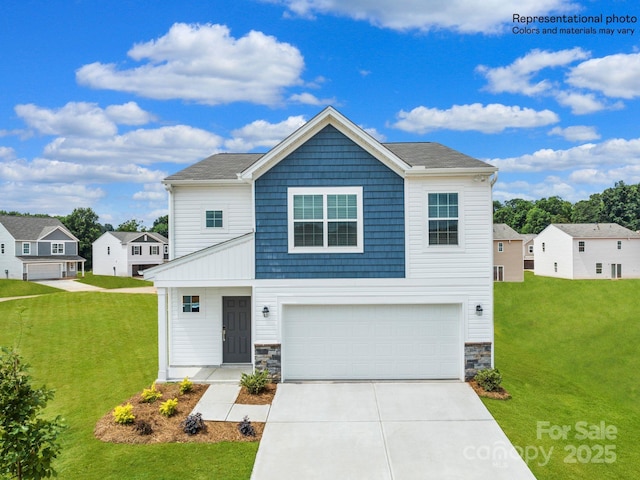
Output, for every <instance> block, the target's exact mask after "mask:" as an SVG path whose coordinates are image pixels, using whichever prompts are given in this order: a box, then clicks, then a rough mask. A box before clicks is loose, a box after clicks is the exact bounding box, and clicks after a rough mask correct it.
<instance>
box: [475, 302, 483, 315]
mask: <svg viewBox="0 0 640 480" xmlns="http://www.w3.org/2000/svg"><path fill="white" fill-rule="evenodd" d="M482 311H483V310H482V305H476V315H478V316H479V317H481V316H482Z"/></svg>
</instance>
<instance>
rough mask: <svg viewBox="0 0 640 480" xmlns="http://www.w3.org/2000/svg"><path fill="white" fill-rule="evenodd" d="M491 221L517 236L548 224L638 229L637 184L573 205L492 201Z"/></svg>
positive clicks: (546, 200)
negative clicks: (504, 226) (600, 225)
mask: <svg viewBox="0 0 640 480" xmlns="http://www.w3.org/2000/svg"><path fill="white" fill-rule="evenodd" d="M493 222H494V223H506V224H507V225H509V226H510V227H511V228H513V229H514V230H515V231H516V232H518V233H536V234H537V233H540V232H541V231H542V230H544V229H545V228H546V227H547V226H548V225H549V224H551V223H617V224H619V225H622V226H623V227H626V228H628V229H630V230H633V231H638V230H640V183H639V184H635V185H627V184H626V183H624V182H623V181H622V180H621V181H619V182H616V183H615V185H614V186H613V187H611V188H607V189H606V190H605V191H603V192H602V193H594V194H593V195H591V196H590V197H589V199H588V200H580V201H579V202H576V203H575V204H572V203H571V202H568V201H566V200H562V198H560V197H558V196H553V197H549V198H541V199H539V200H523V199H522V198H513V199H511V200H507V201H505V202H504V203H501V202H499V201H494V202H493Z"/></svg>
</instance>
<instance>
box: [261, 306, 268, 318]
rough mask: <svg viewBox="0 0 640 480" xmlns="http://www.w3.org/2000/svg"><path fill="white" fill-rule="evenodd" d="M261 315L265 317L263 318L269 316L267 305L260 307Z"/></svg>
mask: <svg viewBox="0 0 640 480" xmlns="http://www.w3.org/2000/svg"><path fill="white" fill-rule="evenodd" d="M262 316H263V317H265V318H267V317H268V316H269V307H267V306H266V305H265V306H264V308H263V309H262Z"/></svg>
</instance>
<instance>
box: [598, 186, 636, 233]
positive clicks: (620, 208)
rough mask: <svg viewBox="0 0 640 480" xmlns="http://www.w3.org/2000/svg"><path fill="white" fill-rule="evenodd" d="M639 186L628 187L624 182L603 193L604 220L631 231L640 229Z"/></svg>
mask: <svg viewBox="0 0 640 480" xmlns="http://www.w3.org/2000/svg"><path fill="white" fill-rule="evenodd" d="M638 187H639V186H638V185H637V184H636V185H627V184H625V183H624V182H623V181H622V180H620V181H619V182H616V183H615V186H614V187H613V188H607V189H606V190H605V191H604V192H602V195H601V198H602V218H603V221H605V222H612V223H617V224H619V225H622V226H623V227H627V228H629V229H631V230H634V231H635V230H639V229H640V191H639V188H638Z"/></svg>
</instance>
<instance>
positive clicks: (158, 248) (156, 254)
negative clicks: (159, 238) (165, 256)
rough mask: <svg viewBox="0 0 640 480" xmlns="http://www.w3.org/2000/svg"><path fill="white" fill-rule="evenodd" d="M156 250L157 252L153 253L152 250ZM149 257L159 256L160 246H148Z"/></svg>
mask: <svg viewBox="0 0 640 480" xmlns="http://www.w3.org/2000/svg"><path fill="white" fill-rule="evenodd" d="M154 248H156V249H157V250H158V251H157V252H156V253H153V249H154ZM149 255H151V256H158V255H160V245H149Z"/></svg>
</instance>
